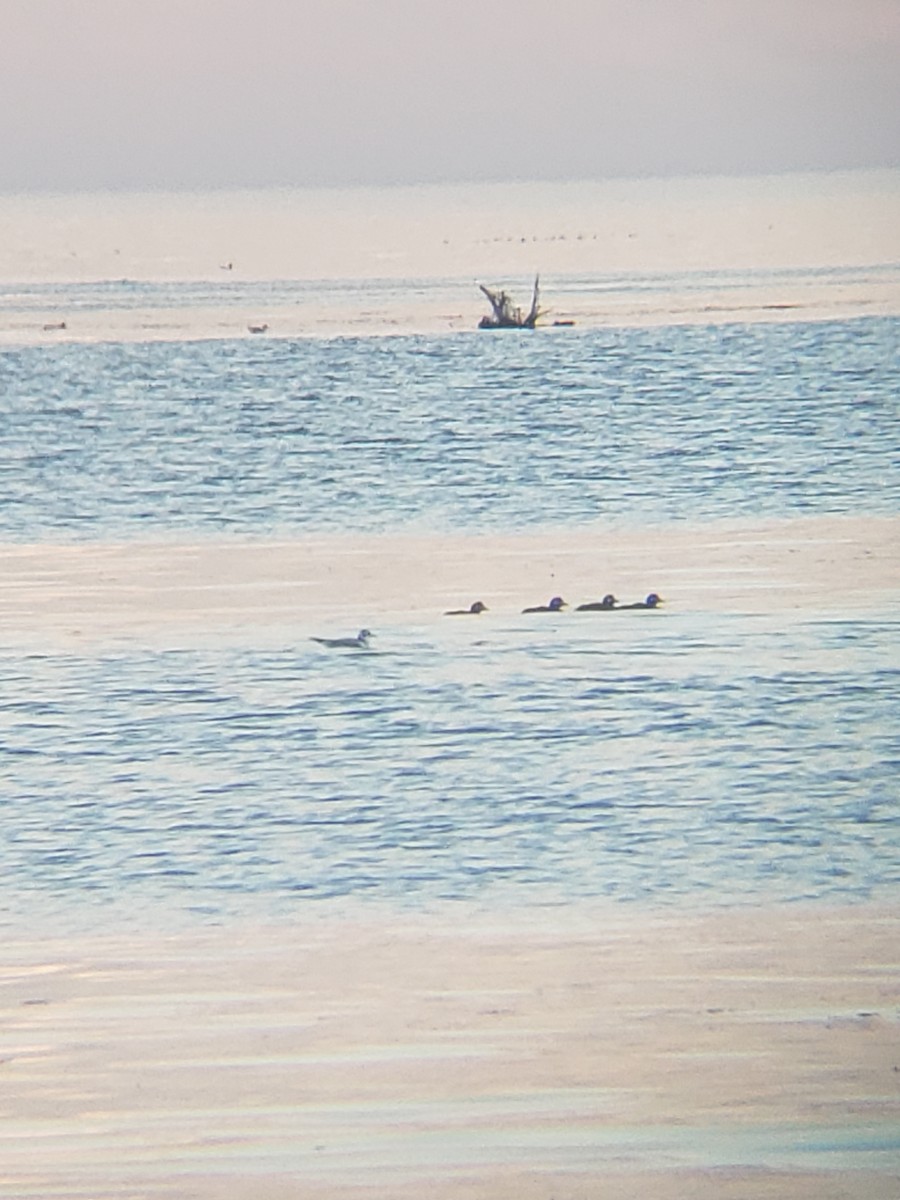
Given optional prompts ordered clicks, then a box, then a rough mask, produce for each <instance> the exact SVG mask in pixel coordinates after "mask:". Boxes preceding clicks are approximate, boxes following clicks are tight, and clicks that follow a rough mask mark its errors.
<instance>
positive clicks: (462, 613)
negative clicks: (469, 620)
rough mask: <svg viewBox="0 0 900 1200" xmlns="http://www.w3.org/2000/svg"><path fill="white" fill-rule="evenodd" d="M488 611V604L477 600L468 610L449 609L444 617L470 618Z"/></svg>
mask: <svg viewBox="0 0 900 1200" xmlns="http://www.w3.org/2000/svg"><path fill="white" fill-rule="evenodd" d="M487 610H488V606H487V605H486V604H483V603H482V602H481V601H480V600H476V601H475V603H474V604H471V605H469V607H468V608H451V609H448V610H447V612H445V613H444V616H445V617H468V616H473V615H476V616H477V614H478V613H483V612H487Z"/></svg>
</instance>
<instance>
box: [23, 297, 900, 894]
mask: <svg viewBox="0 0 900 1200" xmlns="http://www.w3.org/2000/svg"><path fill="white" fill-rule="evenodd" d="M898 331H900V322H898V321H897V320H895V319H888V318H880V319H871V320H856V321H851V322H841V323H828V322H822V323H817V324H815V325H780V326H765V325H756V326H729V327H720V328H678V327H669V328H661V329H636V330H616V331H601V332H592V333H581V332H578V331H573V330H561V331H558V332H551V331H547V333H546V334H545V335H539V336H519V335H512V336H510V337H506V336H484V337H479V336H466V337H461V336H447V337H442V338H423V337H417V338H386V339H380V340H364V339H336V340H332V341H315V340H309V341H302V342H301V341H296V342H294V341H271V342H268V341H267V342H258V341H255V340H250V341H248V340H243V341H241V342H218V343H217V342H199V343H187V344H185V343H172V344H156V345H116V344H109V345H71V346H56V347H52V348H47V347H44V348H20V349H17V350H12V351H9V352H7V353H5V354H4V355H3V357H2V387H0V421H2V428H3V430H4V441H3V456H2V467H3V495H4V503H3V504H2V506H0V537H4V538H12V539H21V540H30V541H39V540H52V539H60V538H62V539H66V538H71V537H72V536H77V537H88V538H109V537H113V538H123V537H124V538H135V537H141V536H143V535H151V534H152V535H158V534H159V533H166V532H169V531H173V530H175V531H179V532H181V533H184V532H189V533H191V534H192V535H195V536H197V535H202V534H203V533H204V531H210V532H212V531H219V530H222V529H230V530H236V531H240V532H243V533H248V534H252V535H263V534H266V533H268V532H271V531H278V532H279V533H283V532H285V531H291V530H295V531H297V530H327V529H355V530H358V529H368V530H394V529H397V528H401V527H404V526H410V525H412V526H416V527H422V528H434V529H438V528H457V529H464V530H475V529H484V528H510V527H522V526H526V525H530V524H538V525H544V526H547V525H557V526H571V525H573V524H577V523H579V522H582V521H589V520H595V519H596V518H597V517H598V516H605V517H608V518H613V519H616V520H618V521H621V522H631V523H638V524H640V523H643V522H651V521H654V522H655V521H665V520H672V519H689V520H692V521H697V520H703V519H706V518H721V517H733V516H736V515H752V516H759V515H763V514H766V515H789V514H796V513H806V512H815V513H823V512H848V511H857V512H862V513H866V512H868V513H871V512H896V511H897V507H898V501H900V493H898V485H900V470H898V460H897V454H896V445H897V436H896V429H897V424H896V422H897V415H898V413H897V408H898V401H897V397H898V395H900V359H898V355H897V353H896V351H897V344H898ZM897 633H898V622H897V621H896V620H895V619H894V618H893V617H892V615H890V614H888V615H886V616H884V617H882V618H878V619H875V618H874V616H872V615H870V617H869V618H868V619H861V620H857V621H848V620H843V619H839V618H838V617H835V618H834V619H831V620H826V619H818V620H808V619H802V618H801V617H799V616H797V615H789V616H787V617H784V616H779V617H778V618H777V619H776V618H774V617H773V618H770V617H748V616H737V615H729V614H723V615H709V614H707V615H705V616H704V618H703V620H702V621H701V620H700V619H699V618H698V617H697V616H694V615H692V614H690V613H678V612H675V611H671V612H661V613H633V614H631V613H616V614H600V615H590V616H580V615H577V614H569V615H567V616H566V617H565V618H549V619H547V618H540V619H538V620H537V621H535V620H534V619H531V620H529V619H528V618H524V617H517V618H514V619H500V618H492V619H491V620H490V621H489V622H486V623H485V622H482V621H479V622H478V623H477V625H476V624H475V623H472V622H463V623H461V624H460V625H457V624H454V623H453V622H448V623H446V625H445V624H442V623H437V624H432V625H431V626H428V627H426V626H405V627H404V626H400V625H395V626H394V627H386V628H384V629H383V630H379V634H380V636H379V639H378V649H377V651H376V652H374V653H371V654H356V655H349V656H346V655H345V656H342V655H329V654H327V653H325V652H323V651H322V650H320V649H319V648H318V647H316V646H315V645H314V644H313V643H312V642H305V643H302V644H295V645H294V644H292V645H284V646H283V647H281V648H272V647H271V646H267V647H266V648H265V649H260V648H259V647H255V646H254V645H253V644H252V633H251V634H248V644H247V645H245V646H244V647H243V648H241V649H235V648H234V647H229V648H221V649H204V650H196V651H193V652H188V651H179V652H174V651H173V652H167V653H159V652H153V651H151V650H149V649H142V648H138V647H136V648H135V649H134V650H133V651H131V652H129V653H122V652H116V653H105V654H100V655H83V656H79V655H71V654H48V655H46V656H26V655H23V654H22V653H21V652H18V651H17V650H16V649H15V648H14V647H6V648H5V650H4V651H3V652H2V658H0V662H2V670H3V676H4V688H3V698H2V701H0V783H2V818H3V819H2V833H0V878H2V880H3V884H2V899H0V903H2V905H3V908H4V909H5V911H6V912H7V913H8V914H13V915H14V914H15V913H16V912H17V911H18V910H19V908H20V906H21V904H22V903H28V904H31V903H32V902H34V901H36V899H37V898H38V897H40V898H43V899H45V900H47V902H50V903H58V904H62V905H72V904H73V903H75V902H77V903H81V904H85V903H88V902H91V901H94V902H97V903H98V904H102V905H103V906H106V905H107V904H112V903H116V904H125V905H128V906H131V907H132V908H135V909H139V908H140V907H141V906H142V905H144V903H145V902H146V903H148V904H155V903H162V902H163V901H167V902H168V901H171V902H173V903H175V904H176V906H180V907H183V908H190V909H199V910H202V911H205V912H209V913H213V914H219V913H224V912H228V911H232V910H235V909H240V908H241V907H242V906H244V905H246V904H250V903H259V904H261V905H262V906H263V907H264V908H265V909H266V910H267V911H273V910H277V911H280V910H282V909H284V908H290V907H291V906H292V905H296V904H297V903H298V902H300V901H310V900H332V899H333V898H335V897H348V896H349V897H360V896H364V897H372V898H374V899H377V900H380V901H385V902H388V903H392V904H393V903H411V904H421V903H431V902H438V901H442V900H446V899H457V898H465V899H468V900H484V901H485V902H488V901H489V902H491V903H498V904H501V903H506V904H516V903H520V902H524V901H529V900H537V901H541V902H559V901H565V900H569V899H572V898H577V897H598V896H602V897H610V898H613V899H617V900H641V899H650V900H653V901H659V900H664V899H671V900H673V901H697V900H700V901H709V902H712V903H718V902H723V901H724V902H727V901H731V900H734V899H740V898H765V899H775V898H801V897H803V898H821V897H836V896H844V897H846V896H853V897H868V896H883V895H886V894H888V893H889V892H891V890H892V889H894V890H895V889H896V887H897V885H898V883H900V855H898V848H900V847H898V820H900V818H898V809H897V784H896V780H897V778H898V777H900V740H898V736H897V732H896V729H897V726H896V716H895V708H896V696H897V695H898V694H900V662H898V656H897V645H898V638H897ZM892 894H895V892H894V893H892Z"/></svg>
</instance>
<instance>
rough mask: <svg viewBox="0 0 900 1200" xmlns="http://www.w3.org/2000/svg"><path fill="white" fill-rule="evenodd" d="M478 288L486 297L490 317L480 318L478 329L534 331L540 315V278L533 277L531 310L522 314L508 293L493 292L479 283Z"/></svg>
mask: <svg viewBox="0 0 900 1200" xmlns="http://www.w3.org/2000/svg"><path fill="white" fill-rule="evenodd" d="M478 286H479V288H480V289H481V290H482V292H484V294H485V296H487V298H488V301H489V302H490V305H491V310H492V311H491V315H490V316H489V317H482V318H481V320H480V321H479V322H478V328H479V329H534V327H535V326H536V325H537V322H538V317H540V316H541V315H542V313H541V308H540V303H539V301H540V278H539V276H537V275H535V277H534V292H533V294H532V297H531V308H530V309H529V310H528V312H527V313H526V312H524V311H523V310H522V309H521V308H519V307H518V305H516V304H513V301H512V297H511V296H510V295H509V293H508V292H504V291H494V290H493V288H489V287H485V286H484V284H483V283H479V285H478Z"/></svg>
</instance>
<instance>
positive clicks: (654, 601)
mask: <svg viewBox="0 0 900 1200" xmlns="http://www.w3.org/2000/svg"><path fill="white" fill-rule="evenodd" d="M662 603H663V598H662V596H658V595H657V594H656V592H651V593H650V595H649V596H648V597H647V598H646V600H638V601H637V602H636V603H635V604H620V605H619V607H620V608H621V609H627V608H659V606H660V604H662Z"/></svg>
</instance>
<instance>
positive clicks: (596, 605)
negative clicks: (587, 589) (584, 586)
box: [575, 592, 618, 612]
mask: <svg viewBox="0 0 900 1200" xmlns="http://www.w3.org/2000/svg"><path fill="white" fill-rule="evenodd" d="M616 604H618V601H617V600H616V598H615V596H614V595H613V594H612V592H607V593H606V595H605V596H604V597H603V599H602V600H592V601H591V602H590V604H579V605H578V607H577V608H576V609H575V611H576V612H609V611H610V610H611V609H613V608H615V607H616Z"/></svg>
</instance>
